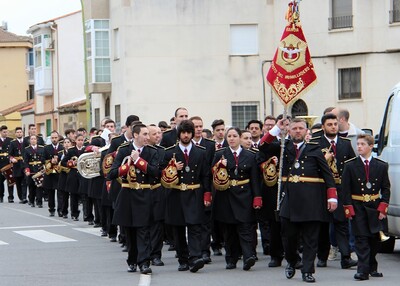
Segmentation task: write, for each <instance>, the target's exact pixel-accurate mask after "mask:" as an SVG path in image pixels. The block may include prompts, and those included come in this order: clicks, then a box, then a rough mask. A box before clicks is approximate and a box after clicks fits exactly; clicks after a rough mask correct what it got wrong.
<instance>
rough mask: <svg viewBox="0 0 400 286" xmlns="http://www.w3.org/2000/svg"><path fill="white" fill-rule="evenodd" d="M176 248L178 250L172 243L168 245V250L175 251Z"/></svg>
mask: <svg viewBox="0 0 400 286" xmlns="http://www.w3.org/2000/svg"><path fill="white" fill-rule="evenodd" d="M175 250H176V248H175V246H174V245H172V244H171V245H170V246H169V247H168V251H175Z"/></svg>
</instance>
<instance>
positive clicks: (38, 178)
mask: <svg viewBox="0 0 400 286" xmlns="http://www.w3.org/2000/svg"><path fill="white" fill-rule="evenodd" d="M44 173H45V171H44V170H41V171H39V172H37V173H36V174H34V175H32V180H33V182H34V183H35V185H36V187H38V188H40V187H41V186H42V185H43V180H44Z"/></svg>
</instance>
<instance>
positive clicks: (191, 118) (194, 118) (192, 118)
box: [189, 116, 203, 121]
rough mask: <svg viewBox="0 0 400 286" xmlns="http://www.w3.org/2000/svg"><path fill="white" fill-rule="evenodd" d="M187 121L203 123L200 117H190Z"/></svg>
mask: <svg viewBox="0 0 400 286" xmlns="http://www.w3.org/2000/svg"><path fill="white" fill-rule="evenodd" d="M189 120H190V121H193V120H200V121H203V119H201V117H200V116H192V117H190V118H189Z"/></svg>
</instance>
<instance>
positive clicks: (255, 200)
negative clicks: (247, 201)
mask: <svg viewBox="0 0 400 286" xmlns="http://www.w3.org/2000/svg"><path fill="white" fill-rule="evenodd" d="M262 205H263V203H262V197H254V198H253V208H256V207H259V208H261V207H262Z"/></svg>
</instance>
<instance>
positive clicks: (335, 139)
mask: <svg viewBox="0 0 400 286" xmlns="http://www.w3.org/2000/svg"><path fill="white" fill-rule="evenodd" d="M324 136H325V138H326V140H328V142H329V143H331V141H335V145H336V144H337V140H338V137H337V135H336V136H335V138H333V139H331V138H328V137H326V135H325V134H324Z"/></svg>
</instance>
